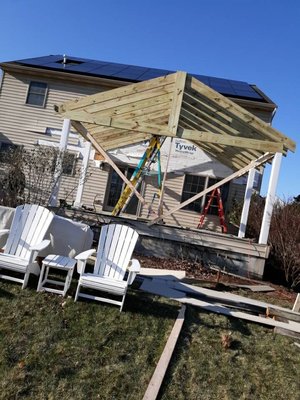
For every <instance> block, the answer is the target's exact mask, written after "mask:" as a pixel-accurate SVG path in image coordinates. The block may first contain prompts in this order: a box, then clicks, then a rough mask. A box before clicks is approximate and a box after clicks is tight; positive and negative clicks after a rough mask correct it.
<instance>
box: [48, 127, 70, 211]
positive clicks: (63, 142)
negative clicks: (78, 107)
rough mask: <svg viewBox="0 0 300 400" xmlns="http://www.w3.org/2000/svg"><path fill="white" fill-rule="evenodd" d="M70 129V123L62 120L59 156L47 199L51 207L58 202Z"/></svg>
mask: <svg viewBox="0 0 300 400" xmlns="http://www.w3.org/2000/svg"><path fill="white" fill-rule="evenodd" d="M70 127H71V121H70V120H69V119H64V122H63V128H62V131H61V137H60V143H59V154H58V158H57V162H56V166H55V172H54V185H53V188H52V191H51V195H50V199H49V203H48V204H49V206H51V207H56V206H57V200H58V192H59V187H60V182H61V174H62V168H63V165H62V163H63V156H64V152H65V151H66V149H67V146H68V139H69V133H70Z"/></svg>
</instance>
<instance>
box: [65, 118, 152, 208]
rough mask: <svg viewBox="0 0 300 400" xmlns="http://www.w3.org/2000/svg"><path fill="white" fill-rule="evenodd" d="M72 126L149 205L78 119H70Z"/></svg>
mask: <svg viewBox="0 0 300 400" xmlns="http://www.w3.org/2000/svg"><path fill="white" fill-rule="evenodd" d="M71 124H72V126H73V127H74V128H75V129H76V130H77V131H78V132H79V133H80V134H81V135H82V136H83V137H84V138H85V139H86V140H88V141H89V142H91V143H92V145H93V146H94V148H95V149H96V150H97V151H98V153H100V154H102V155H103V157H104V158H105V161H106V162H107V163H108V164H109V165H110V166H111V167H112V168H113V169H114V170H115V171H116V173H117V174H118V175H119V176H120V178H121V179H122V180H123V181H124V182H125V183H126V184H127V185H128V186H129V187H130V189H131V190H132V191H133V192H134V194H135V195H136V196H137V198H138V199H139V200H140V201H141V203H142V204H143V205H144V206H147V207H149V205H148V204H147V203H146V201H145V199H144V198H143V197H142V196H141V195H140V193H139V192H138V191H137V190H136V188H135V187H134V186H133V184H132V183H131V182H130V181H129V180H128V179H127V178H126V176H125V175H124V174H123V172H122V171H121V170H120V169H119V168H118V166H117V165H116V164H115V162H114V161H113V160H112V159H111V158H110V157H109V155H108V154H107V152H106V151H105V150H104V149H103V148H102V146H100V144H99V143H98V142H97V141H96V140H95V139H94V138H93V136H92V135H91V134H90V133H89V132H88V131H87V130H86V129H85V127H84V126H83V125H82V124H81V123H80V122H78V121H73V120H72V121H71Z"/></svg>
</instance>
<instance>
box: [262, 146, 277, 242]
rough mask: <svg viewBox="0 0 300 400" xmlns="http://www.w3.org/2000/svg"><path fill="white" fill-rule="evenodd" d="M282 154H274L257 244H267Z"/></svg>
mask: <svg viewBox="0 0 300 400" xmlns="http://www.w3.org/2000/svg"><path fill="white" fill-rule="evenodd" d="M281 159H282V154H281V153H276V154H275V156H274V159H273V162H272V169H271V175H270V180H269V187H268V193H267V197H266V204H265V209H264V215H263V220H262V224H261V230H260V235H259V240H258V243H259V244H267V242H268V237H269V230H270V224H271V218H272V212H273V207H274V203H275V196H276V188H277V183H278V177H279V171H280V164H281Z"/></svg>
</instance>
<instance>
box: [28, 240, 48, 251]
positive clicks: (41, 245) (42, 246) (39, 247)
mask: <svg viewBox="0 0 300 400" xmlns="http://www.w3.org/2000/svg"><path fill="white" fill-rule="evenodd" d="M49 244H50V240H48V239H45V240H43V241H42V242H40V243H38V244H35V245H33V246H30V247H29V250H31V251H41V250H44V249H45V248H46V247H47V246H49Z"/></svg>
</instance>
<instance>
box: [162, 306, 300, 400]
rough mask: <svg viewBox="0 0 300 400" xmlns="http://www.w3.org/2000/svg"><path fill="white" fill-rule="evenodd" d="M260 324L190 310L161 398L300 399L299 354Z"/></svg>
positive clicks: (223, 399)
mask: <svg viewBox="0 0 300 400" xmlns="http://www.w3.org/2000/svg"><path fill="white" fill-rule="evenodd" d="M293 342H294V340H293V339H290V338H287V337H283V336H280V335H274V334H273V331H272V330H270V329H266V328H264V327H262V326H259V325H256V324H251V323H246V322H244V321H241V320H238V319H229V318H226V317H224V316H219V315H216V314H207V313H205V312H201V311H198V310H196V309H192V308H189V311H188V313H187V318H186V321H185V325H184V329H183V332H182V334H181V337H180V341H179V343H178V346H177V349H176V352H175V354H174V357H173V359H172V364H171V367H170V369H169V370H168V373H167V377H166V379H165V382H164V385H163V387H162V390H161V396H160V399H161V400H171V399H172V400H173V399H176V400H196V399H197V400H200V399H201V400H212V399H217V400H219V399H220V400H240V399H245V400H258V399H259V400H267V399H268V400H275V399H276V400H280V399H282V400H286V399H289V400H298V399H299V394H300V370H299V365H300V352H299V348H297V347H296V346H295V345H293Z"/></svg>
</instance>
